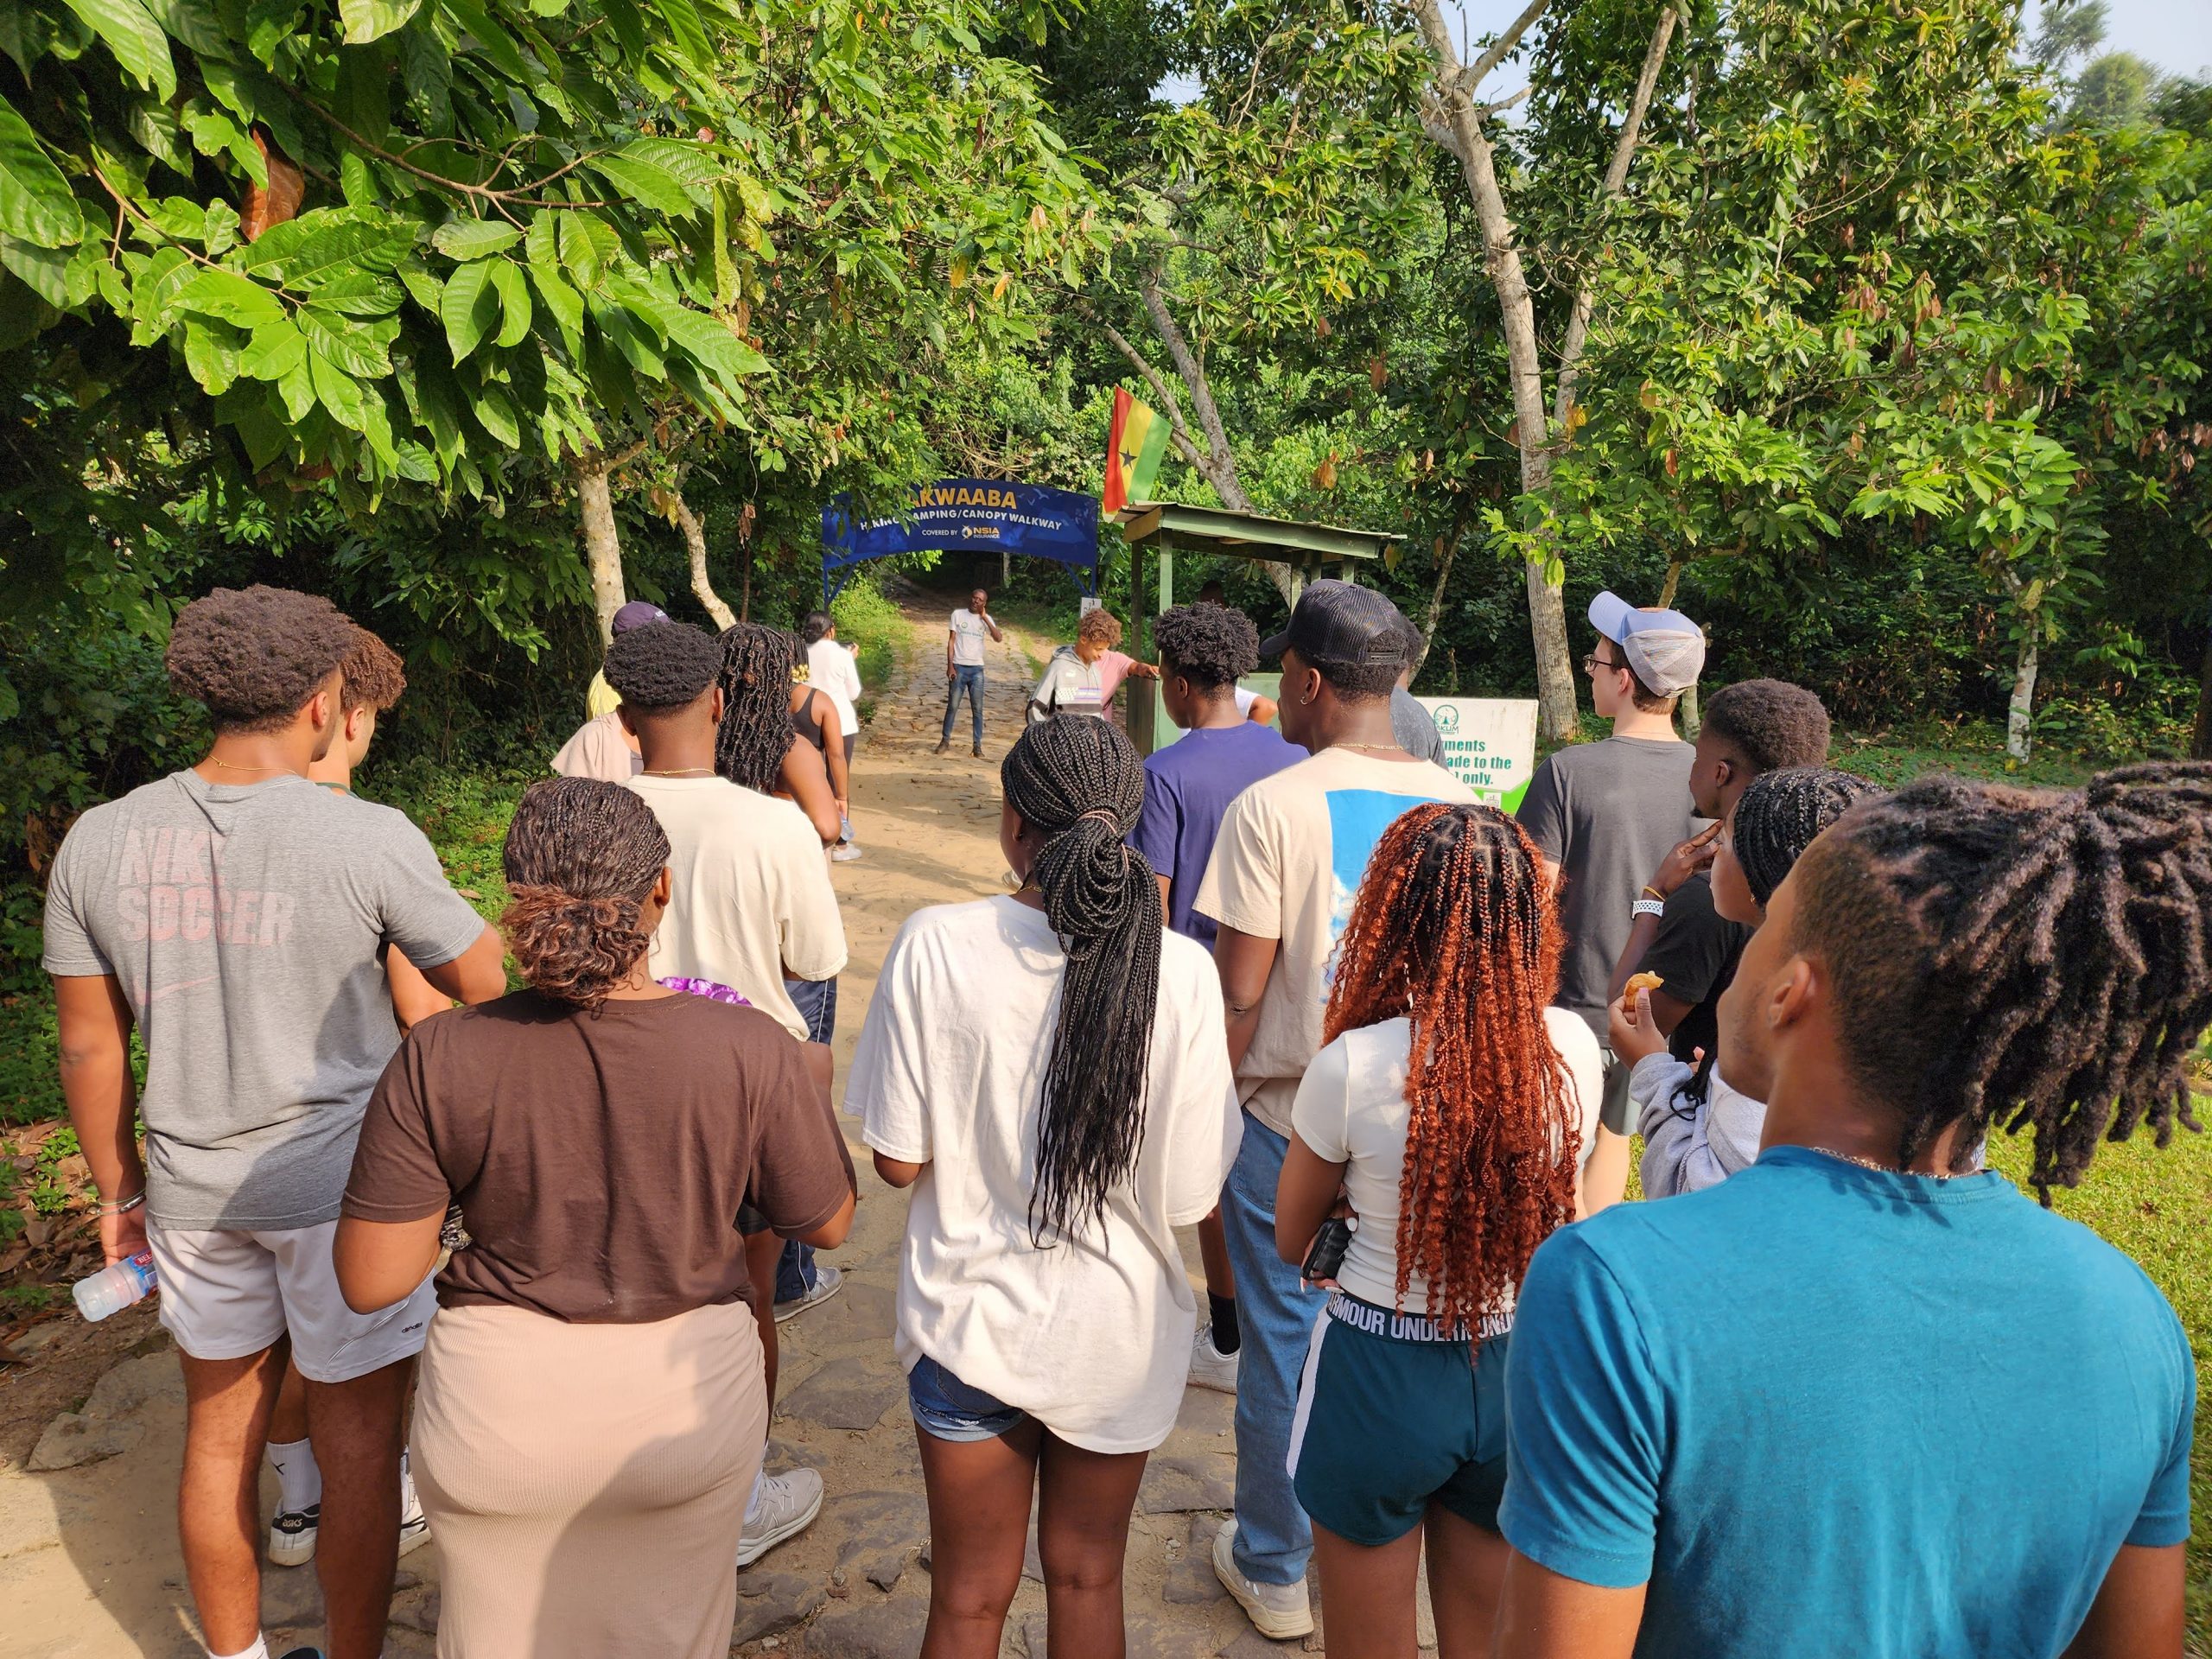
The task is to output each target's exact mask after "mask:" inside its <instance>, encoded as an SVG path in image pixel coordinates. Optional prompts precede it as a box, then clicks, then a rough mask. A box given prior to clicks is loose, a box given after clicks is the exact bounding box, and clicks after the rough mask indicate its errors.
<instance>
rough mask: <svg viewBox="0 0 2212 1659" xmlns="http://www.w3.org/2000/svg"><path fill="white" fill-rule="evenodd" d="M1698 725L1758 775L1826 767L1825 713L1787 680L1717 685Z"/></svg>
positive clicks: (1807, 693)
mask: <svg viewBox="0 0 2212 1659" xmlns="http://www.w3.org/2000/svg"><path fill="white" fill-rule="evenodd" d="M1703 724H1704V727H1705V729H1706V730H1707V731H1709V732H1711V733H1713V734H1714V735H1715V736H1717V737H1720V738H1723V739H1726V741H1727V742H1728V744H1729V745H1730V747H1732V748H1734V749H1735V750H1736V752H1737V753H1738V754H1741V755H1742V756H1743V757H1744V759H1745V760H1748V761H1750V762H1751V765H1752V766H1753V767H1754V768H1755V769H1757V770H1758V771H1760V772H1780V771H1781V770H1782V769H1783V767H1784V766H1825V765H1826V764H1827V758H1828V711H1827V708H1826V706H1825V705H1823V704H1822V702H1821V700H1820V698H1818V697H1817V696H1814V695H1813V693H1811V692H1810V691H1808V690H1806V689H1805V688H1804V687H1803V686H1802V685H1792V684H1791V683H1789V681H1787V680H1738V682H1737V683H1735V684H1733V685H1724V686H1722V687H1721V688H1720V690H1718V691H1716V692H1714V693H1713V696H1711V697H1709V698H1708V699H1707V701H1706V705H1705V713H1704V715H1703ZM1760 902H1761V903H1764V902H1765V901H1764V899H1762V900H1761V901H1760Z"/></svg>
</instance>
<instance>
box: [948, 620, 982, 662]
mask: <svg viewBox="0 0 2212 1659" xmlns="http://www.w3.org/2000/svg"><path fill="white" fill-rule="evenodd" d="M990 637H991V633H990V629H989V627H988V626H987V625H986V624H985V623H984V620H983V619H982V617H980V616H978V615H976V613H975V612H973V611H970V610H957V611H955V612H954V613H952V660H953V663H954V664H955V665H956V666H958V667H961V668H981V667H982V665H983V642H984V641H985V640H987V639H989V638H990Z"/></svg>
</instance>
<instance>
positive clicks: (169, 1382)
mask: <svg viewBox="0 0 2212 1659" xmlns="http://www.w3.org/2000/svg"><path fill="white" fill-rule="evenodd" d="M906 601H907V603H906V609H907V613H908V615H909V617H910V619H911V621H912V627H913V631H914V633H913V644H912V648H911V649H910V650H909V651H908V652H906V653H905V655H904V657H903V658H902V661H901V664H900V667H899V671H898V672H897V674H896V676H894V681H893V683H892V684H891V685H889V686H887V687H886V688H884V695H883V696H881V697H880V700H879V702H878V705H877V709H876V715H875V718H874V722H873V723H872V724H871V725H870V726H869V727H868V730H867V732H866V734H865V736H864V737H863V739H862V741H861V745H860V749H859V753H858V754H857V756H856V757H855V776H854V784H853V808H854V812H853V817H854V821H855V831H856V833H857V834H858V836H859V837H860V840H861V845H862V847H863V848H864V849H865V850H866V857H865V858H864V859H863V860H861V861H859V862H856V863H851V864H841V865H837V866H836V867H835V868H834V879H835V880H836V886H837V890H838V894H839V898H840V899H841V901H842V905H843V909H844V918H845V928H846V933H847V937H848V939H849V944H850V947H851V958H852V959H851V964H850V966H849V968H848V969H847V971H846V973H845V975H844V976H843V980H842V985H841V987H840V1005H839V1009H838V1031H837V1041H836V1052H837V1058H838V1065H839V1073H840V1084H841V1086H842V1072H843V1070H844V1068H845V1066H846V1065H848V1064H849V1061H850V1058H851V1055H852V1051H853V1045H854V1042H855V1039H856V1038H857V1037H858V1035H859V1032H860V1027H861V1020H862V1019H863V1017H864V1016H865V1014H866V1011H867V1007H868V998H869V995H870V994H871V993H872V992H873V991H874V983H875V976H876V974H877V973H878V971H879V969H880V966H881V963H882V960H883V954H884V951H885V950H886V949H887V947H888V945H889V944H890V941H891V938H892V937H893V934H894V933H895V932H896V931H897V929H898V927H899V923H900V922H901V921H902V920H903V919H904V918H906V915H907V914H908V913H909V912H912V911H913V910H915V909H916V908H918V907H919V906H923V905H931V904H941V903H947V902H951V901H957V900H960V899H972V898H975V897H977V896H979V895H982V894H984V893H993V892H1002V891H1004V890H1005V887H1006V873H1005V863H1004V861H1003V859H1002V858H1001V855H1000V853H999V849H998V844H997V823H998V781H997V761H998V759H999V757H1000V756H1001V755H1002V754H1003V753H1005V750H1006V748H1007V745H1008V744H1009V743H1011V742H1012V741H1013V740H1014V737H1015V736H1016V735H1017V734H1018V733H1019V731H1020V710H1021V707H1022V703H1023V700H1024V697H1025V695H1026V693H1027V688H1028V685H1029V683H1030V679H1031V673H1030V668H1029V664H1030V662H1031V660H1032V659H1033V658H1042V656H1043V655H1044V654H1045V647H1044V645H1042V644H1040V643H1039V642H1034V641H1029V642H1023V641H1020V640H1017V639H1014V638H1013V637H1009V639H1008V640H1007V643H1006V644H1004V645H997V646H994V647H992V648H991V654H990V660H989V663H988V699H987V702H988V709H987V724H986V730H985V737H984V753H985V755H986V757H987V758H986V759H985V760H980V761H979V760H974V759H972V758H971V757H970V756H969V753H968V752H967V743H966V741H965V738H966V733H965V729H964V728H965V724H966V712H967V711H966V709H965V707H964V706H963V709H962V711H961V712H962V727H963V729H962V730H961V731H960V732H959V733H958V734H956V735H957V741H956V744H955V747H954V748H953V750H952V752H951V753H949V754H946V755H944V756H941V757H940V756H935V755H932V754H931V753H930V751H931V748H932V747H934V745H935V743H936V741H937V735H938V726H939V722H940V721H941V719H942V715H943V710H944V666H943V651H944V620H943V619H944V615H945V613H946V609H947V606H946V605H945V604H944V601H939V600H938V599H937V598H935V597H933V596H931V595H926V594H919V593H911V594H908V595H906ZM1025 643H1026V644H1027V647H1028V649H1027V652H1024V651H1023V649H1022V646H1023V645H1024V644H1025ZM847 1128H848V1134H849V1135H852V1136H853V1137H854V1138H853V1140H852V1147H853V1151H854V1153H855V1162H856V1164H857V1165H858V1166H859V1167H860V1168H861V1208H860V1214H859V1219H858V1221H857V1223H856V1224H855V1229H854V1233H853V1236H852V1237H851V1239H850V1240H849V1242H848V1243H847V1244H846V1246H845V1247H844V1248H843V1249H840V1250H838V1251H836V1252H835V1253H834V1254H830V1255H825V1256H824V1258H823V1259H824V1260H825V1261H829V1262H835V1263H836V1264H837V1265H839V1266H841V1267H842V1268H844V1269H845V1271H846V1274H847V1277H846V1283H845V1288H844V1290H843V1292H842V1294H840V1295H839V1296H838V1297H837V1298H836V1299H835V1300H832V1301H830V1302H829V1303H827V1304H825V1305H824V1306H822V1307H820V1308H818V1309H816V1310H813V1311H810V1312H809V1313H806V1314H804V1315H803V1316H801V1317H800V1318H798V1319H794V1320H791V1321H790V1322H788V1323H786V1324H785V1325H784V1326H783V1327H782V1338H783V1376H782V1383H781V1389H780V1395H781V1397H780V1399H779V1402H778V1414H777V1418H776V1421H775V1424H774V1428H773V1440H772V1445H771V1448H770V1450H771V1466H772V1467H776V1466H788V1465H790V1464H792V1463H804V1464H808V1465H812V1466H814V1467H816V1468H817V1469H819V1470H820V1471H822V1473H823V1479H824V1482H825V1484H826V1486H827V1489H828V1493H829V1498H828V1502H827V1503H826V1504H825V1507H824V1510H823V1516H822V1518H821V1519H820V1520H819V1521H818V1522H817V1523H816V1524H815V1525H814V1527H813V1528H812V1529H810V1530H809V1531H808V1532H807V1533H805V1534H804V1535H802V1536H800V1537H799V1538H798V1539H796V1540H794V1541H791V1542H790V1543H788V1544H786V1545H785V1546H783V1547H782V1548H779V1549H777V1550H775V1551H774V1552H772V1554H769V1555H768V1556H767V1557H766V1559H765V1560H762V1561H761V1562H760V1564H759V1565H758V1566H757V1567H755V1568H753V1570H752V1571H751V1572H749V1573H747V1574H745V1575H743V1576H742V1577H741V1582H740V1588H741V1592H742V1593H741V1600H740V1604H739V1618H738V1624H737V1628H736V1630H734V1632H733V1636H734V1638H736V1641H737V1647H736V1650H737V1651H741V1652H745V1653H759V1652H768V1651H778V1650H780V1651H781V1652H784V1653H798V1654H808V1655H812V1654H820V1655H836V1656H841V1659H843V1656H852V1659H894V1656H906V1655H912V1653H914V1652H915V1651H916V1650H917V1649H918V1646H919V1643H920V1636H921V1628H922V1616H923V1612H924V1610H925V1607H926V1605H927V1598H928V1574H927V1571H926V1567H925V1565H924V1564H923V1563H922V1561H921V1560H918V1559H917V1558H918V1556H919V1555H921V1554H924V1553H925V1545H926V1542H927V1537H928V1526H927V1520H926V1514H925V1510H924V1504H923V1497H922V1483H921V1474H920V1465H919V1464H918V1460H917V1458H916V1454H915V1450H914V1440H913V1428H912V1422H911V1421H910V1419H909V1418H908V1416H907V1414H906V1404H905V1389H904V1383H903V1379H902V1378H901V1377H900V1375H899V1370H898V1366H897V1363H896V1362H895V1360H894V1359H893V1356H892V1352H891V1344H890V1332H891V1304H892V1295H893V1290H894V1288H895V1287H896V1283H897V1277H898V1266H897V1244H898V1241H899V1236H900V1234H901V1231H902V1230H903V1228H904V1225H905V1219H906V1210H905V1202H904V1199H903V1198H902V1197H901V1196H900V1195H899V1194H897V1193H894V1192H890V1191H888V1190H887V1189H886V1188H885V1187H883V1186H882V1185H881V1184H880V1183H879V1182H877V1181H876V1179H874V1174H873V1173H871V1172H870V1171H869V1169H868V1156H867V1153H866V1151H865V1149H864V1148H862V1147H861V1146H860V1144H859V1141H858V1140H857V1135H856V1131H855V1129H854V1127H853V1126H852V1125H851V1123H850V1122H849V1121H848V1125H847ZM1185 1259H1186V1261H1187V1262H1189V1263H1190V1264H1191V1266H1192V1269H1193V1271H1195V1268H1196V1265H1197V1260H1198V1258H1197V1252H1196V1246H1195V1242H1194V1241H1193V1240H1190V1239H1186V1240H1185ZM1194 1282H1195V1281H1194ZM41 1329H42V1330H43V1331H51V1332H55V1333H56V1334H54V1336H53V1337H52V1338H49V1340H48V1343H47V1344H46V1345H45V1346H44V1347H42V1348H41V1349H40V1350H39V1351H37V1352H36V1353H35V1354H33V1355H32V1356H30V1363H29V1364H27V1365H17V1366H12V1367H9V1368H7V1369H6V1370H0V1659H34V1656H35V1659H65V1656H66V1659H123V1656H127V1655H133V1654H141V1653H143V1654H149V1655H156V1656H162V1659H169V1656H177V1659H196V1656H198V1655H199V1654H200V1653H201V1652H202V1651H203V1650H202V1649H200V1646H199V1644H198V1643H197V1642H196V1640H195V1639H194V1626H193V1619H192V1612H191V1605H190V1599H189V1598H188V1596H187V1595H186V1594H185V1592H184V1590H183V1587H182V1586H183V1575H182V1565H181V1561H180V1560H179V1558H178V1555H177V1548H176V1534H175V1519H174V1511H173V1505H174V1494H175V1482H176V1476H177V1468H178V1463H179V1458H180V1454H181V1439H182V1405H181V1383H180V1381H179V1379H178V1376H177V1372H176V1367H175V1360H174V1358H173V1357H172V1356H171V1355H170V1354H168V1352H167V1348H168V1342H167V1338H166V1336H165V1334H164V1333H163V1332H161V1330H160V1329H159V1327H158V1326H157V1325H155V1324H154V1322H153V1319H152V1317H151V1313H150V1312H149V1311H148V1310H144V1309H134V1310H131V1311H130V1313H126V1314H124V1315H120V1316H118V1318H116V1319H111V1320H110V1321H108V1322H107V1323H106V1324H105V1325H99V1326H95V1327H86V1326H84V1325H79V1324H78V1323H77V1322H76V1321H74V1320H73V1319H72V1320H65V1321H55V1322H50V1323H49V1325H47V1326H45V1327H42V1328H41ZM87 1395H90V1396H91V1397H90V1399H89V1400H87V1399H86V1396H87ZM79 1408H81V1414H82V1419H83V1421H81V1422H80V1423H79V1424H77V1425H75V1426H74V1427H75V1429H76V1433H77V1434H78V1436H79V1439H80V1440H81V1441H82V1443H83V1445H84V1446H86V1447H87V1448H89V1449H97V1450H102V1451H106V1450H108V1448H111V1447H112V1448H113V1449H112V1451H111V1452H110V1453H109V1455H105V1456H102V1457H99V1458H98V1459H96V1460H91V1461H86V1462H84V1463H82V1464H79V1465H78V1466H75V1467H72V1468H67V1469H62V1470H60V1471H53V1472H46V1473H38V1474H34V1473H30V1472H28V1471H27V1466H26V1465H27V1463H28V1461H29V1457H30V1453H31V1450H32V1446H33V1444H34V1442H35V1441H36V1440H38V1438H39V1436H40V1433H41V1430H42V1429H43V1428H44V1427H45V1425H46V1424H47V1422H48V1421H49V1420H50V1419H51V1418H52V1416H53V1415H54V1414H56V1413H60V1412H63V1411H71V1410H78V1409H79ZM1232 1408H1233V1402H1232V1401H1231V1400H1230V1398H1229V1397H1228V1396H1226V1395H1217V1394H1208V1393H1205V1392H1203V1391H1200V1390H1197V1389H1193V1390H1191V1391H1190V1392H1189V1393H1188V1394H1187V1395H1186V1396H1185V1405H1184V1409H1183V1412H1182V1415H1181V1420H1180V1426H1179V1427H1178V1428H1177V1430H1176V1432H1175V1433H1174V1435H1173V1438H1172V1439H1171V1440H1169V1441H1168V1442H1167V1444H1166V1446H1163V1447H1162V1448H1161V1449H1160V1452H1158V1453H1155V1454H1154V1460H1153V1465H1152V1467H1151V1469H1150V1471H1149V1473H1148V1475H1147V1484H1146V1489H1145V1492H1144V1495H1143V1497H1141V1500H1140V1504H1139V1511H1140V1512H1139V1514H1138V1516H1137V1517H1136V1522H1135V1526H1134V1528H1133V1529H1132V1531H1131V1535H1130V1539H1129V1555H1128V1614H1129V1617H1128V1630H1129V1649H1130V1652H1131V1654H1132V1655H1135V1656H1162V1659H1167V1656H1172V1659H1185V1656H1188V1659H1211V1656H1214V1655H1217V1654H1228V1655H1233V1656H1235V1659H1258V1656H1260V1655H1262V1654H1263V1653H1267V1652H1270V1651H1275V1650H1277V1649H1276V1644H1274V1643H1264V1642H1262V1641H1261V1640H1260V1639H1259V1637H1257V1636H1256V1635H1255V1634H1254V1633H1253V1632H1252V1630H1251V1628H1250V1626H1249V1624H1247V1623H1246V1622H1245V1620H1244V1618H1243V1614H1242V1613H1241V1612H1240V1611H1238V1610H1237V1608H1236V1605H1235V1604H1234V1603H1232V1602H1230V1601H1228V1600H1226V1599H1224V1597H1223V1595H1222V1593H1221V1592H1220V1589H1219V1586H1217V1584H1216V1583H1215V1582H1214V1579H1213V1574H1212V1572H1211V1567H1210V1566H1209V1565H1208V1562H1207V1555H1208V1547H1209V1545H1210V1541H1211V1535H1212V1533H1213V1532H1214V1530H1215V1529H1217V1527H1218V1525H1219V1523H1220V1521H1221V1519H1222V1511H1223V1510H1225V1509H1226V1507H1227V1505H1228V1503H1229V1492H1230V1483H1231V1482H1232V1481H1233V1478H1234V1466H1235V1465H1234V1458H1233V1452H1234V1444H1233V1440H1232V1438H1231V1434H1230V1417H1231V1412H1232ZM264 1496H265V1497H266V1496H268V1494H265V1495H264ZM437 1572H438V1564H437V1548H436V1545H435V1541H433V1542H432V1543H431V1544H429V1545H428V1546H426V1547H425V1548H422V1549H419V1550H417V1551H416V1552H415V1553H414V1554H411V1555H410V1556H408V1557H407V1558H406V1559H405V1560H403V1561H402V1562H401V1583H402V1586H403V1587H402V1589H401V1591H400V1592H399V1594H398V1596H397V1599H396V1601H395V1605H394V1611H393V1624H392V1629H391V1644H390V1648H389V1649H388V1651H390V1652H391V1653H395V1654H403V1653H429V1652H430V1651H432V1650H433V1636H432V1634H431V1633H432V1632H434V1631H435V1627H436V1595H437ZM1043 1613H1044V1592H1043V1587H1042V1586H1041V1585H1040V1584H1039V1583H1038V1582H1036V1581H1035V1580H1034V1579H1033V1578H1025V1580H1024V1581H1023V1584H1022V1587H1021V1592H1020V1597H1019V1599H1017V1600H1016V1602H1015V1604H1014V1611H1013V1614H1012V1616H1011V1617H1010V1618H1009V1619H1008V1621H1007V1638H1006V1643H1005V1647H1004V1649H1003V1650H1004V1651H1005V1652H1006V1653H1007V1654H1017V1655H1030V1656H1033V1659H1043V1655H1044V1643H1043V1639H1042V1637H1043ZM320 1617H321V1602H320V1593H319V1592H318V1591H317V1589H316V1587H315V1578H314V1573H313V1569H312V1568H308V1567H302V1568H289V1569H287V1568H270V1569H267V1570H266V1571H265V1573H264V1618H265V1619H266V1621H267V1624H268V1626H269V1632H270V1649H271V1651H272V1653H277V1654H281V1653H283V1651H284V1650H285V1649H287V1648H288V1647H289V1646H290V1645H291V1644H292V1643H293V1642H295V1641H297V1642H307V1641H311V1640H314V1639H315V1637H316V1636H317V1634H318V1633H319V1630H318V1627H319V1624H320ZM1297 1645H1298V1644H1295V1643H1294V1644H1291V1646H1292V1647H1293V1648H1295V1647H1296V1646H1297ZM1315 1645H1316V1647H1318V1642H1317V1643H1315ZM639 1659H650V1656H639Z"/></svg>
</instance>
